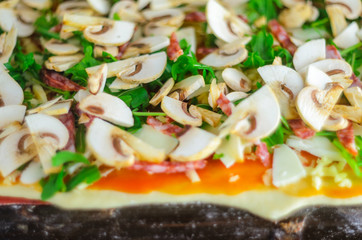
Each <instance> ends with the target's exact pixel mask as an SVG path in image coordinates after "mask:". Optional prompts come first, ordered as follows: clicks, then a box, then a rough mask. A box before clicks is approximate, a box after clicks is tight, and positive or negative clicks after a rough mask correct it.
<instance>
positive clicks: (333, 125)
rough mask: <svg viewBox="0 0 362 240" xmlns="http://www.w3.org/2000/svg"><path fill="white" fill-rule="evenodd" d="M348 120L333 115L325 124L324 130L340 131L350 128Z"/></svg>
mask: <svg viewBox="0 0 362 240" xmlns="http://www.w3.org/2000/svg"><path fill="white" fill-rule="evenodd" d="M348 124H349V122H348V120H347V119H345V118H344V117H342V116H341V115H339V114H335V113H333V112H332V113H331V115H329V117H328V118H327V119H326V121H325V122H324V124H323V130H327V131H338V130H342V129H345V128H346V127H348Z"/></svg>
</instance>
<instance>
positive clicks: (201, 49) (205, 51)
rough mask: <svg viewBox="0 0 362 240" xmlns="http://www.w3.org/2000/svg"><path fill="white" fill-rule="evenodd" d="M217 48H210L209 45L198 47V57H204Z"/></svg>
mask: <svg viewBox="0 0 362 240" xmlns="http://www.w3.org/2000/svg"><path fill="white" fill-rule="evenodd" d="M215 50H217V48H208V47H198V48H197V49H196V57H197V59H199V60H200V59H203V58H204V57H206V56H207V55H209V54H210V53H212V52H213V51H215Z"/></svg>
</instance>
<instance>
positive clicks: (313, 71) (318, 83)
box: [305, 65, 332, 89]
mask: <svg viewBox="0 0 362 240" xmlns="http://www.w3.org/2000/svg"><path fill="white" fill-rule="evenodd" d="M307 71H308V72H307V77H306V79H305V82H306V85H307V86H314V87H317V88H319V89H325V88H326V86H327V84H329V83H331V82H332V79H331V78H330V77H329V76H328V75H327V74H326V73H325V72H323V71H322V70H319V69H318V68H316V67H315V66H313V65H310V66H309V67H308V70H307Z"/></svg>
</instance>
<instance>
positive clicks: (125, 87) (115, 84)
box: [109, 78, 139, 90]
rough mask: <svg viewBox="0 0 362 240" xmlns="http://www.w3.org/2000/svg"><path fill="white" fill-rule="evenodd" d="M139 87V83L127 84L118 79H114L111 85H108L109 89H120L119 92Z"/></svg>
mask: <svg viewBox="0 0 362 240" xmlns="http://www.w3.org/2000/svg"><path fill="white" fill-rule="evenodd" d="M138 86H139V83H127V82H124V81H122V80H121V79H119V78H116V79H115V80H114V81H113V82H112V84H111V85H109V88H110V89H117V90H118V89H121V90H128V89H132V88H136V87H138Z"/></svg>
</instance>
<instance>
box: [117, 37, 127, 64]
mask: <svg viewBox="0 0 362 240" xmlns="http://www.w3.org/2000/svg"><path fill="white" fill-rule="evenodd" d="M130 43H131V42H130V41H128V42H126V43H125V44H123V45H121V46H119V47H118V54H117V56H116V58H117V59H118V60H120V59H121V58H122V56H123V54H124V53H125V51H126V50H127V48H128V46H129V44H130Z"/></svg>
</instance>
